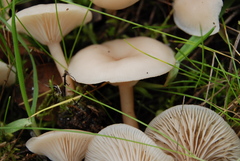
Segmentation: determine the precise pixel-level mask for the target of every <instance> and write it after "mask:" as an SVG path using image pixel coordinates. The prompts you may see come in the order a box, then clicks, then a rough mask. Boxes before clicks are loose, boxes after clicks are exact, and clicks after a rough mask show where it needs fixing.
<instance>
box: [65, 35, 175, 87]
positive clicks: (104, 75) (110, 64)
mask: <svg viewBox="0 0 240 161" xmlns="http://www.w3.org/2000/svg"><path fill="white" fill-rule="evenodd" d="M127 42H128V43H130V44H131V45H132V46H134V47H135V48H137V49H135V48H133V47H132V46H130V45H129V44H128V43H127ZM139 50H141V51H142V52H145V53H146V54H149V55H150V56H148V55H146V54H144V53H142V52H140V51H139ZM152 57H155V58H156V59H155V58H152ZM167 63H169V64H174V63H175V58H174V53H173V51H172V50H171V48H169V47H168V46H166V45H165V44H163V43H161V42H159V41H157V40H155V39H152V38H148V37H136V38H128V39H126V41H125V40H119V39H118V40H113V41H109V42H106V43H103V44H102V45H91V46H88V47H86V48H84V49H82V50H80V51H79V52H78V53H76V55H75V56H73V58H72V60H71V62H70V64H69V68H68V71H69V73H70V74H71V75H72V76H73V77H74V78H75V80H76V81H77V82H80V83H85V84H95V83H100V82H105V81H106V82H110V83H118V82H129V81H136V80H140V79H144V78H150V77H155V76H159V75H162V74H165V73H167V72H168V71H169V70H171V69H172V66H171V65H169V64H167Z"/></svg>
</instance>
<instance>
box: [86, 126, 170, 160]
mask: <svg viewBox="0 0 240 161" xmlns="http://www.w3.org/2000/svg"><path fill="white" fill-rule="evenodd" d="M99 134H100V135H106V136H100V135H96V136H95V137H94V139H93V140H92V141H91V142H90V144H89V146H88V149H87V153H86V158H85V160H86V161H93V160H94V161H103V160H104V161H160V160H162V161H173V158H172V157H171V156H168V155H167V154H165V153H164V152H163V151H162V150H161V149H159V148H157V147H152V146H156V144H155V143H154V142H153V141H152V140H151V139H150V138H149V137H148V136H147V135H146V134H144V133H143V132H142V131H140V130H138V129H136V128H134V127H132V126H129V125H125V124H115V125H110V126H108V127H106V128H104V129H102V130H101V131H100V132H99ZM107 136H108V137H107ZM113 137H115V138H113ZM119 138H120V139H119ZM124 139H125V140H124ZM129 140H131V141H132V142H131V141H129ZM141 143H143V144H145V145H143V144H141ZM146 144H147V145H146Z"/></svg>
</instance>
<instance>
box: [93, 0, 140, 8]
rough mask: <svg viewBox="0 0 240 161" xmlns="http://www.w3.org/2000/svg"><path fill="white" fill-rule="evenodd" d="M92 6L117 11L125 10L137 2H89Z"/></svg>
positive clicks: (102, 0) (98, 0) (108, 0)
mask: <svg viewBox="0 0 240 161" xmlns="http://www.w3.org/2000/svg"><path fill="white" fill-rule="evenodd" d="M91 1H92V2H93V4H95V5H97V6H99V7H102V8H105V9H109V10H119V9H124V8H127V7H129V6H131V5H133V4H134V3H136V2H138V1H139V0H120V1H119V0H91Z"/></svg>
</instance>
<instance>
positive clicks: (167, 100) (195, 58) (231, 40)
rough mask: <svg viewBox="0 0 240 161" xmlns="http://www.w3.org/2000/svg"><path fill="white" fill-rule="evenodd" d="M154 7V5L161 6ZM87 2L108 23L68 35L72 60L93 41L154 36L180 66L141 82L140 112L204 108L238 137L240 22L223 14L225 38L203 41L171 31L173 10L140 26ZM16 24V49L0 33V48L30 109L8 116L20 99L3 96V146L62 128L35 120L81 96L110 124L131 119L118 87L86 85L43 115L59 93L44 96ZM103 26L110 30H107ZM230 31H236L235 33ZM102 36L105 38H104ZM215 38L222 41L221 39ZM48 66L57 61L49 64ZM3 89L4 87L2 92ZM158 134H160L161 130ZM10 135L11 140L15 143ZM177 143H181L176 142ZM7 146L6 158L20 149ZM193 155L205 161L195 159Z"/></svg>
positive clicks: (138, 89)
mask: <svg viewBox="0 0 240 161" xmlns="http://www.w3.org/2000/svg"><path fill="white" fill-rule="evenodd" d="M62 2H68V3H76V2H77V1H67V0H63V1H62ZM16 3H21V1H13V2H12V3H11V5H10V6H8V7H11V10H12V12H11V14H12V16H14V15H15V4H16ZM151 3H153V4H154V3H156V2H151ZM151 3H149V4H151ZM82 4H84V5H85V6H86V8H88V9H90V10H91V11H92V12H95V13H97V14H99V15H101V16H102V17H103V18H102V19H103V20H102V21H105V22H106V23H104V24H102V25H103V27H101V26H100V27H99V26H97V27H96V26H94V25H99V24H98V22H93V23H90V24H88V25H86V26H83V27H79V28H78V29H76V30H75V31H73V32H71V33H70V34H69V35H67V36H66V37H65V38H64V41H63V43H62V44H63V49H64V53H65V55H66V59H71V57H72V56H73V55H74V53H75V52H76V51H77V50H79V49H81V48H83V47H86V46H88V45H90V44H93V43H101V42H104V41H108V40H110V39H112V38H113V37H115V36H116V38H125V37H128V36H133V35H134V36H139V35H145V36H149V35H150V36H152V37H154V38H158V39H159V40H162V41H164V42H166V43H169V45H170V47H171V48H172V49H173V50H174V51H175V52H176V56H175V57H176V59H177V61H178V62H177V64H175V66H174V69H173V70H172V71H171V72H170V73H169V74H168V75H165V76H162V77H156V78H151V79H147V80H142V81H140V82H139V83H138V84H137V85H136V86H135V103H136V111H137V113H145V111H149V113H151V115H152V116H151V117H154V115H156V114H157V113H160V112H161V111H164V110H165V109H168V108H170V107H171V106H174V105H177V104H181V103H190V104H200V105H203V106H206V107H209V108H210V109H212V110H214V111H215V112H217V113H218V114H219V115H221V116H222V117H223V118H224V119H225V120H226V121H227V122H228V123H229V125H230V126H232V127H233V128H234V129H236V133H238V134H239V133H240V131H239V127H240V110H239V104H240V95H239V94H240V75H239V73H240V68H239V67H240V62H239V60H240V59H239V56H240V55H239V52H238V51H237V50H235V49H238V46H239V43H238V41H239V35H240V33H239V28H240V27H239V24H238V22H237V21H239V20H237V19H236V18H235V19H233V20H232V21H231V23H228V24H225V20H226V19H227V18H228V16H229V15H228V13H225V12H222V13H221V16H222V17H221V23H222V30H221V31H220V33H219V35H220V36H219V35H218V34H217V35H214V36H212V37H213V39H211V36H209V34H210V33H211V31H210V32H209V33H208V34H206V35H204V36H203V37H201V38H199V37H195V36H192V37H190V36H188V35H186V34H185V33H182V32H179V30H178V29H177V28H172V27H173V26H174V24H173V22H172V20H171V15H172V13H171V12H170V13H167V11H168V10H164V12H166V15H167V16H166V17H164V16H160V18H162V19H163V20H164V21H163V23H161V22H157V21H156V20H154V23H151V24H148V20H147V19H146V18H145V19H143V20H139V22H135V21H133V20H132V19H131V18H129V17H128V18H129V19H125V18H123V17H124V16H122V15H123V13H122V12H121V11H120V12H118V13H117V14H116V15H111V14H108V13H107V12H106V11H105V10H101V11H99V10H96V9H92V8H89V7H90V6H92V4H91V3H89V2H88V1H84V2H82ZM149 4H146V5H149ZM233 4H234V5H240V3H239V2H237V1H236V0H230V1H228V2H225V4H224V7H223V8H225V9H229V8H231V7H232V6H234V5H233ZM144 11H145V9H144ZM2 13H3V12H2ZM0 20H1V22H2V24H1V25H2V26H1V29H2V30H5V29H4V26H5V25H7V23H6V20H5V18H4V15H3V14H2V15H1V17H0ZM142 21H145V23H141V22H142ZM228 25H230V26H228ZM14 26H15V22H14V19H13V21H12V27H10V26H7V27H8V28H10V30H11V33H12V45H13V46H12V47H9V45H8V41H9V40H7V39H6V37H5V35H4V34H3V33H1V34H0V39H1V41H2V43H1V44H0V49H1V50H2V51H3V53H4V55H5V56H6V57H7V58H8V61H9V62H8V63H9V64H12V65H14V66H15V67H16V69H17V73H16V74H17V82H16V85H17V86H19V88H20V91H21V96H22V99H23V104H24V107H25V110H26V111H25V117H22V118H16V119H15V118H11V115H10V114H9V113H10V112H11V111H12V108H13V107H12V105H13V103H12V102H13V101H14V100H15V98H14V96H16V95H12V94H11V93H10V94H8V96H7V97H3V100H1V105H0V106H1V111H0V114H1V115H0V117H1V120H0V121H1V127H0V130H1V136H0V137H1V138H0V141H1V142H3V141H7V142H10V141H11V140H13V139H14V138H16V136H17V135H18V136H19V137H18V139H19V140H20V141H19V142H24V141H26V138H24V139H22V141H21V135H19V134H20V133H19V131H21V130H25V129H28V130H29V129H30V130H33V131H34V132H35V134H36V135H39V134H40V132H43V131H45V130H62V129H59V128H57V127H56V126H55V125H56V122H54V120H53V121H45V120H44V119H42V120H41V119H40V120H38V119H35V118H36V116H37V115H38V114H40V113H41V114H43V112H44V111H47V110H50V109H52V110H53V109H57V108H58V107H66V106H67V105H72V104H74V101H78V100H79V99H80V98H81V99H82V98H85V99H84V100H87V101H89V102H94V103H95V104H97V105H99V106H100V107H101V108H104V110H105V111H107V113H108V114H107V115H109V116H111V117H109V118H108V120H109V122H111V123H114V121H119V120H114V119H113V118H114V116H115V115H120V114H123V115H126V114H124V113H122V112H121V111H120V110H118V108H119V104H118V101H116V100H118V97H119V96H118V95H117V94H115V91H116V89H115V88H114V87H110V88H108V89H107V87H108V86H102V87H101V86H98V87H99V88H96V87H89V86H88V87H87V88H86V89H85V86H84V85H80V90H76V91H75V96H73V97H72V98H69V97H68V98H64V97H63V98H62V97H61V98H59V99H58V101H57V102H54V101H50V102H48V103H46V105H45V104H44V106H45V108H44V109H43V110H41V111H38V101H39V99H40V98H41V97H47V94H49V95H50V97H51V95H53V97H55V95H54V92H53V88H50V89H49V91H48V92H46V93H45V94H39V91H40V88H41V87H40V86H39V84H38V79H39V77H38V74H39V73H37V67H38V65H39V61H38V60H36V58H35V55H33V54H32V51H31V50H30V48H29V44H27V43H26V42H25V39H26V37H25V35H20V34H18V33H17V31H16V28H15V27H14ZM118 26H120V27H118ZM156 26H157V27H156ZM98 27H99V28H98ZM104 27H105V29H103V28H104ZM108 27H109V28H108ZM121 27H125V28H124V31H123V34H122V35H119V34H118V33H119V32H120V29H121ZM228 27H231V28H234V29H235V30H236V32H235V31H233V30H231V29H229V28H228ZM96 28H97V29H96ZM167 29H169V31H170V32H166V31H167ZM170 29H171V30H170ZM102 32H104V33H105V34H102ZM121 32H122V31H121ZM175 33H176V34H175ZM27 38H28V39H27V40H28V41H29V42H30V44H32V45H33V46H34V48H36V49H38V50H40V51H43V52H47V51H46V48H45V47H44V46H42V45H40V44H38V43H36V41H35V40H33V39H31V38H29V37H27ZM214 38H217V40H215V39H214ZM237 40H238V41H237ZM78 44H80V45H78ZM219 44H220V45H219ZM20 46H23V47H24V49H25V50H26V52H27V54H26V55H25V56H22V53H21V51H20ZM26 60H30V63H31V66H32V69H31V70H32V72H33V79H32V81H33V88H34V91H33V95H32V98H29V97H28V96H27V91H28V90H27V89H26V85H25V78H26V76H27V75H28V74H29V73H28V72H27V71H28V69H26V68H25V62H26ZM49 62H52V61H51V60H49ZM86 70H87V69H86ZM50 85H51V83H50ZM51 87H52V86H51ZM88 89H90V90H92V89H93V92H92V91H90V92H89V90H88ZM2 90H4V89H3V88H2ZM4 92H6V90H4ZM29 99H31V101H29ZM81 99H80V101H81ZM11 113H12V112H11ZM129 117H130V116H129ZM135 120H136V121H138V122H139V123H140V124H141V125H142V127H148V121H149V120H145V119H144V116H143V117H140V118H138V119H135ZM29 121H30V122H29ZM26 126H27V127H26ZM51 127H52V128H51ZM150 128H152V127H150ZM152 129H153V128H152ZM153 130H155V131H156V129H153ZM16 131H17V132H16ZM12 134H14V135H12ZM94 135H95V134H94ZM162 135H164V134H162ZM8 136H10V139H9V138H8ZM238 136H239V135H238ZM166 137H168V136H166ZM6 138H8V139H6ZM172 141H173V142H176V141H175V140H172ZM8 145H9V146H10V148H9V147H6V149H5V151H1V153H2V154H4V153H10V151H11V150H12V149H13V148H15V144H8ZM179 146H182V145H179ZM16 151H17V149H16ZM16 151H14V152H16ZM186 155H188V154H186ZM14 156H15V155H14V154H11V155H10V158H11V157H14ZM192 157H193V158H195V159H197V160H201V159H200V158H197V157H196V156H192Z"/></svg>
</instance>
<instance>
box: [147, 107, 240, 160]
mask: <svg viewBox="0 0 240 161" xmlns="http://www.w3.org/2000/svg"><path fill="white" fill-rule="evenodd" d="M149 126H151V127H153V128H156V129H157V130H158V131H159V132H161V133H164V134H165V135H167V136H168V137H169V138H171V139H173V140H175V141H176V142H178V143H179V144H180V145H182V146H183V147H184V148H183V147H181V146H179V145H177V144H176V143H175V142H173V141H171V140H170V139H168V138H165V137H164V136H162V135H160V134H159V133H158V132H156V131H153V130H152V129H150V128H147V129H146V131H145V133H146V134H147V135H148V136H149V137H150V138H152V139H153V140H154V141H155V143H156V144H157V145H158V146H161V147H164V148H168V149H172V150H175V151H178V152H181V153H185V154H189V155H195V156H196V157H198V158H201V159H203V160H211V161H219V160H232V161H235V160H237V159H238V158H240V140H239V138H238V137H237V135H236V134H235V132H234V131H233V130H232V128H231V127H230V126H229V125H228V124H227V122H225V121H224V120H223V118H221V117H220V116H219V115H218V114H217V113H215V112H214V111H212V110H210V109H208V108H205V107H202V106H198V105H177V106H174V107H172V108H170V109H168V110H166V111H164V112H162V113H161V114H159V115H158V116H157V117H156V118H154V119H153V120H152V121H151V122H150V124H149ZM165 152H166V153H167V154H170V155H171V156H173V157H174V158H175V159H177V160H185V161H192V160H195V159H193V158H191V157H190V156H186V155H184V154H180V153H175V152H167V151H165Z"/></svg>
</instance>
